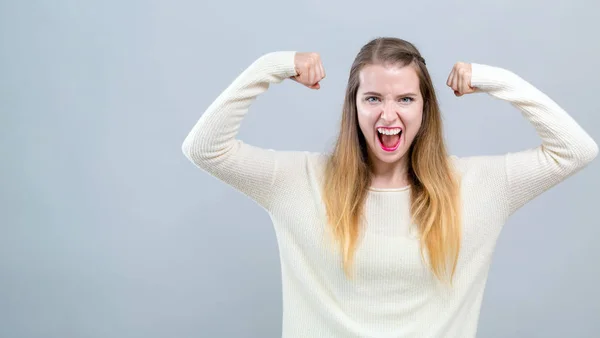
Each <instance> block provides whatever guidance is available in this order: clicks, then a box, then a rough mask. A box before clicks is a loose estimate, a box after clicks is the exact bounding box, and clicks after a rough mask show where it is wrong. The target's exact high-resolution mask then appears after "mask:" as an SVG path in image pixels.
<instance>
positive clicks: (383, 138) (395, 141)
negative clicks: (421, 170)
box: [377, 127, 402, 152]
mask: <svg viewBox="0 0 600 338" xmlns="http://www.w3.org/2000/svg"><path fill="white" fill-rule="evenodd" d="M377 139H378V140H379V145H380V146H381V149H383V150H384V151H387V152H392V151H395V150H396V149H398V147H399V146H400V141H401V140H402V128H382V127H379V128H377Z"/></svg>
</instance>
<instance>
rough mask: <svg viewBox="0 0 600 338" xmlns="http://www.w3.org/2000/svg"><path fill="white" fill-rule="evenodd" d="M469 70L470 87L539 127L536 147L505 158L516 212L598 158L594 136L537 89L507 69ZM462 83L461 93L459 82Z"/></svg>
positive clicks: (476, 67) (482, 67)
mask: <svg viewBox="0 0 600 338" xmlns="http://www.w3.org/2000/svg"><path fill="white" fill-rule="evenodd" d="M469 68H470V73H471V74H470V75H471V78H470V86H471V89H473V88H474V89H475V91H482V92H486V93H488V94H489V95H491V96H493V97H495V98H498V99H501V100H505V101H508V102H510V103H511V104H512V105H513V106H515V107H516V108H518V109H519V110H520V111H521V113H522V114H523V116H524V117H525V118H526V119H527V120H528V121H529V122H530V123H531V124H532V125H533V126H534V128H535V130H536V133H537V134H538V136H539V137H540V138H541V141H542V142H541V144H540V145H539V146H538V147H536V148H533V149H528V150H523V151H520V152H514V153H508V154H506V156H505V157H504V158H505V163H504V166H505V171H506V182H507V183H508V187H507V188H508V198H509V201H508V203H509V208H510V210H509V211H510V213H511V214H512V213H513V212H515V211H516V210H517V209H519V208H520V207H522V206H523V205H524V204H525V203H527V202H528V201H530V200H532V199H533V198H535V197H536V196H538V195H540V194H541V193H543V192H544V191H546V190H548V189H550V188H552V187H553V186H555V185H556V184H558V183H560V182H561V181H563V180H565V179H566V178H568V177H569V176H571V175H573V174H575V173H576V172H578V171H579V170H581V169H583V168H584V167H585V166H586V165H587V164H588V163H590V162H591V161H592V160H593V159H594V158H595V157H596V155H597V154H598V145H597V144H596V142H594V140H593V139H592V138H591V137H590V135H588V133H586V132H585V130H584V129H583V128H582V127H581V126H580V125H579V124H578V123H577V122H576V121H575V120H574V119H573V118H572V117H571V116H570V115H569V114H567V112H566V111H565V110H564V109H562V108H561V107H560V106H559V105H558V104H557V103H556V102H554V101H553V100H552V99H550V98H549V97H548V96H547V95H545V94H544V93H542V92H541V91H540V90H538V89H537V88H535V87H534V86H533V85H531V84H530V83H528V82H527V81H525V80H524V79H522V78H521V77H519V76H518V75H516V74H514V73H513V72H511V71H509V70H506V69H503V68H498V67H493V66H488V65H482V64H476V63H472V64H471V65H470V67H469ZM449 83H450V80H449ZM458 83H459V85H458V87H457V89H458V90H459V92H460V91H461V88H460V81H458ZM462 88H463V89H462V90H463V91H466V93H468V92H469V90H470V89H469V88H468V86H466V87H465V86H463V87H462ZM465 88H466V89H465ZM457 95H459V96H460V95H461V93H457Z"/></svg>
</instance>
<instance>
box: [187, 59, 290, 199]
mask: <svg viewBox="0 0 600 338" xmlns="http://www.w3.org/2000/svg"><path fill="white" fill-rule="evenodd" d="M295 54H296V53H295V52H291V51H280V52H272V53H268V54H265V55H263V56H261V57H260V58H258V59H257V60H256V61H254V62H253V63H252V64H251V65H250V66H249V67H248V68H246V69H245V70H244V71H243V72H242V73H241V74H240V75H239V76H238V77H237V78H236V79H235V80H234V81H233V82H232V83H231V84H230V85H229V86H228V87H227V88H226V89H225V90H224V91H223V92H222V93H221V94H220V95H219V96H218V97H217V98H216V99H215V101H213V102H212V104H211V105H210V106H209V107H208V108H207V110H206V111H205V112H204V114H202V116H201V117H200V119H199V120H198V121H197V122H196V124H195V125H194V127H193V128H192V130H191V131H190V132H189V134H188V135H187V137H186V138H185V140H184V142H183V145H182V150H183V153H184V154H185V156H186V157H187V158H188V159H189V160H190V161H192V162H193V163H194V164H195V165H196V166H197V167H199V168H200V169H202V170H204V171H206V172H208V173H209V174H211V175H212V176H214V177H216V178H218V179H220V180H221V181H223V182H225V183H227V184H229V185H231V186H232V187H234V188H235V189H237V190H239V191H241V192H242V193H244V194H246V195H247V196H248V197H250V198H251V199H253V200H255V201H256V202H258V203H259V204H260V205H261V206H263V207H265V208H266V207H267V206H268V205H269V203H270V200H269V197H270V196H271V193H270V192H271V188H272V184H273V179H274V175H275V170H276V166H277V152H275V151H273V150H267V149H262V148H258V147H255V146H252V145H248V144H245V143H244V142H243V141H241V140H238V139H236V136H237V134H238V131H239V129H240V125H241V122H242V120H243V118H244V116H245V115H246V112H247V111H248V109H249V107H250V105H251V104H252V103H253V102H254V100H255V99H256V97H257V96H258V95H260V94H262V93H263V92H265V91H267V89H268V88H269V86H270V85H271V84H276V83H280V82H282V81H283V80H285V79H286V78H289V77H292V76H295V75H297V73H296V70H295V64H294V58H295Z"/></svg>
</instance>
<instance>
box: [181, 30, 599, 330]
mask: <svg viewBox="0 0 600 338" xmlns="http://www.w3.org/2000/svg"><path fill="white" fill-rule="evenodd" d="M324 77H325V71H324V69H323V64H322V63H321V60H320V57H319V55H318V54H316V53H296V52H289V51H283V52H272V53H268V54H265V55H263V56H262V57H260V58H259V59H258V60H256V61H255V62H253V63H252V64H251V65H250V66H249V67H248V68H247V69H246V70H245V71H244V72H243V73H242V74H240V75H239V77H238V78H237V79H235V81H233V83H231V85H230V86H229V87H228V88H227V89H226V90H225V91H224V92H223V93H222V94H221V95H220V96H219V97H218V98H217V99H216V100H215V101H214V102H213V103H212V105H210V107H209V108H208V109H207V111H206V112H205V113H204V114H203V115H202V116H201V117H200V119H199V121H198V122H197V123H196V125H195V126H194V127H193V129H192V130H191V132H190V133H189V135H188V136H187V138H186V139H185V141H184V143H183V152H184V154H185V155H186V156H187V157H188V158H189V159H190V160H191V161H192V162H193V163H195V164H196V165H197V166H198V167H200V168H202V169H203V170H205V171H207V172H208V173H210V174H211V175H213V176H215V177H217V178H219V179H220V180H222V181H224V182H225V183H227V184H229V185H231V186H233V187H235V188H236V189H238V190H239V191H241V192H243V193H244V194H246V195H247V196H249V197H250V198H251V199H253V200H254V201H256V202H257V203H258V204H259V205H261V206H262V207H263V208H264V209H265V210H266V211H267V212H268V213H269V215H270V216H271V218H272V220H273V224H274V227H275V231H276V235H277V239H278V244H279V250H280V256H281V257H280V258H281V270H282V282H283V335H282V336H283V337H287V338H289V337H302V338H307V337H319V338H323V337H344V338H349V337H457V338H459V337H460V338H468V337H475V332H476V328H477V321H478V317H479V311H480V305H481V300H482V295H483V291H484V286H485V282H486V278H487V273H488V268H489V266H490V260H491V256H492V252H493V250H494V246H495V243H496V239H497V238H498V235H499V233H500V230H501V228H502V226H503V224H504V223H505V221H506V220H507V218H508V217H509V216H510V215H511V214H512V213H514V212H515V211H516V210H517V209H519V208H520V207H522V206H523V205H524V204H525V203H527V202H528V201H530V200H531V199H533V198H534V197H536V196H538V195H539V194H541V193H542V192H544V191H546V190H547V189H549V188H551V187H552V186H554V185H556V184H557V183H559V182H560V181H562V180H564V179H566V178H567V177H568V176H570V175H572V174H574V173H575V172H577V171H578V170H580V169H582V168H583V167H584V166H586V165H587V164H588V163H589V162H590V161H592V160H593V159H594V158H595V157H596V154H597V153H598V147H597V145H596V143H595V142H594V141H593V140H592V139H591V138H590V136H589V135H588V134H587V133H586V132H585V131H584V130H583V129H582V128H581V127H580V126H579V125H578V124H577V123H576V122H575V121H574V120H573V119H572V118H571V117H570V116H569V115H568V114H567V113H566V112H565V111H564V110H563V109H561V107H559V106H558V105H557V104H556V103H555V102H553V101H552V100H551V99H550V98H548V97H547V96H546V95H544V94H543V93H542V92H540V91H539V90H537V89H536V88H534V87H533V86H532V85H531V84H529V83H528V82H526V81H525V80H523V79H521V78H520V77H519V76H517V75H515V74H514V73H512V72H510V71H508V70H505V69H501V68H497V67H492V66H487V65H481V64H468V63H457V64H456V65H455V66H454V68H453V69H452V71H451V72H450V75H449V77H448V81H447V85H448V86H449V87H450V88H451V89H452V90H454V93H455V95H457V96H461V95H464V94H470V93H474V92H485V93H488V94H489V95H491V96H492V97H495V98H499V99H502V100H505V101H508V102H510V103H511V104H512V105H513V106H515V107H516V108H518V109H519V110H520V111H521V113H522V114H523V116H524V117H525V118H526V119H527V120H528V121H529V122H530V123H531V124H532V125H533V126H534V127H535V129H536V131H537V133H538V135H539V136H540V138H541V145H540V146H539V147H537V148H535V149H529V150H524V151H521V152H517V153H509V154H506V155H503V156H480V157H469V158H457V157H455V156H449V155H448V154H447V151H446V146H445V144H444V140H443V137H442V123H441V119H440V109H439V107H438V102H437V98H436V93H435V91H434V88H433V85H432V82H431V78H430V75H429V73H428V71H427V67H426V65H425V60H424V59H423V57H422V56H421V55H420V53H419V51H418V50H417V49H416V48H415V46H414V45H413V44H411V43H409V42H407V41H404V40H401V39H397V38H378V39H374V40H372V41H370V42H369V43H367V44H366V45H365V46H363V48H362V49H361V50H360V52H359V53H358V55H357V56H356V59H355V61H354V63H353V65H352V68H351V70H350V76H349V80H348V87H347V90H346V97H345V101H344V107H343V112H342V119H341V129H340V133H339V137H338V140H337V144H336V146H335V149H334V150H333V151H332V153H331V154H321V153H309V152H291V151H290V152H286V151H273V150H266V149H260V148H257V147H253V146H251V145H248V144H245V143H243V142H242V141H240V140H238V139H236V135H237V133H238V130H239V127H240V123H241V121H242V119H243V117H244V115H245V114H246V112H247V111H248V109H249V107H250V105H251V103H252V102H253V101H254V100H255V98H256V97H257V96H258V95H260V94H261V93H263V92H265V91H266V90H267V89H268V88H269V86H270V85H272V84H277V83H280V82H282V81H284V80H285V79H289V78H291V79H293V80H295V81H297V82H299V83H301V84H303V85H305V86H307V87H309V88H312V89H319V88H320V84H319V81H321V80H322V79H323V78H324Z"/></svg>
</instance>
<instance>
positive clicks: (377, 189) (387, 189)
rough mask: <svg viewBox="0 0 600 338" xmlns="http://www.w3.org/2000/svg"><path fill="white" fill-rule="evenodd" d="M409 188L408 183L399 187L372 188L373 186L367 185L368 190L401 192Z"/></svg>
mask: <svg viewBox="0 0 600 338" xmlns="http://www.w3.org/2000/svg"><path fill="white" fill-rule="evenodd" d="M409 189H410V185H407V186H404V187H401V188H374V187H369V191H374V192H402V191H407V190H409Z"/></svg>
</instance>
